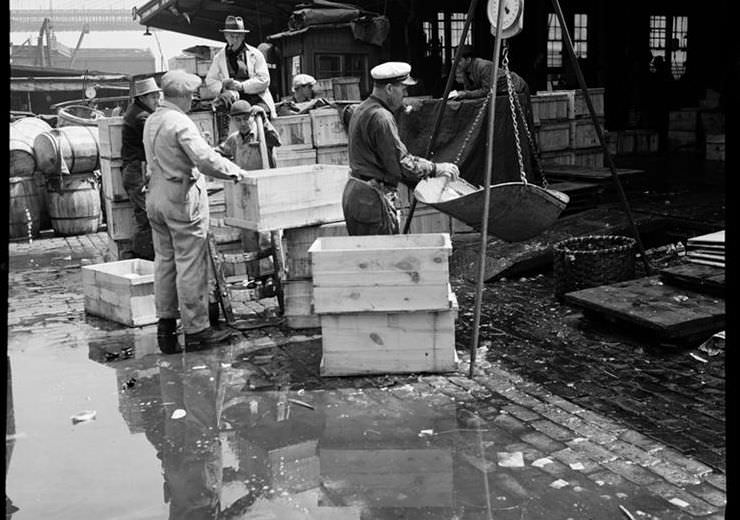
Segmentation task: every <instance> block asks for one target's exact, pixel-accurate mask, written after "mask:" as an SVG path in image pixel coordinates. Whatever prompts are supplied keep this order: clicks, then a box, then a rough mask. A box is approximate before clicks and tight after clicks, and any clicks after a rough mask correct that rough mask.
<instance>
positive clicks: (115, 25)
mask: <svg viewBox="0 0 740 520" xmlns="http://www.w3.org/2000/svg"><path fill="white" fill-rule="evenodd" d="M44 18H50V19H51V25H52V27H53V29H54V31H56V32H60V31H80V30H82V28H83V27H84V25H85V24H88V25H89V27H90V30H91V31H139V30H141V25H140V24H139V22H138V21H137V20H135V19H134V15H133V11H132V10H129V9H85V10H82V9H60V10H55V11H53V12H49V11H45V10H39V9H16V10H11V11H10V31H11V32H26V31H38V30H39V27H41V24H42V23H43V22H44Z"/></svg>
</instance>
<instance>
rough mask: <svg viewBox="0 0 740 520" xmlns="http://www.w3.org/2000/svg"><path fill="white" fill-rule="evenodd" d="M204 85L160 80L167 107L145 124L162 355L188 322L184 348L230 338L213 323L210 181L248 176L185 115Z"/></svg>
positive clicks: (189, 79)
mask: <svg viewBox="0 0 740 520" xmlns="http://www.w3.org/2000/svg"><path fill="white" fill-rule="evenodd" d="M200 84H201V81H200V78H199V77H198V76H196V75H195V74H189V73H187V72H185V71H183V70H174V71H170V72H167V73H166V74H165V75H164V76H162V91H163V92H164V101H163V102H162V104H161V106H160V107H159V108H158V109H157V110H156V112H154V113H153V114H152V115H151V116H149V119H147V121H146V124H145V125H144V150H145V152H146V160H147V170H148V172H149V192H148V196H147V200H146V209H147V214H148V215H149V221H150V222H151V226H152V235H153V239H154V252H155V256H154V301H155V306H156V310H157V317H158V318H159V323H158V328H157V336H158V339H159V345H160V349H162V351H163V352H173V351H177V349H178V345H177V340H176V329H177V327H176V324H177V323H176V320H177V317H178V316H180V317H181V318H182V328H183V329H184V332H185V349H186V350H188V349H190V350H196V349H197V348H198V347H201V346H203V345H209V344H214V343H217V342H219V341H222V340H224V339H226V338H227V337H228V336H229V335H230V332H229V331H225V330H218V329H216V328H213V327H211V326H210V324H209V319H208V273H209V264H208V262H209V257H208V242H207V234H208V223H209V222H208V221H209V214H208V193H207V191H206V181H205V178H204V175H210V176H211V177H216V178H219V179H228V180H234V181H238V180H240V179H242V178H243V173H244V172H243V170H242V169H241V168H239V167H238V166H237V165H236V164H234V163H233V162H231V161H229V160H228V159H225V158H224V157H222V156H221V155H219V154H218V153H216V151H215V150H213V148H211V147H210V146H209V145H208V142H207V141H206V140H205V139H204V138H203V137H202V136H201V134H200V131H199V130H198V127H197V126H196V124H195V123H194V122H193V120H192V119H190V118H189V117H188V116H187V112H188V111H189V110H190V105H191V103H192V100H193V92H195V90H197V89H198V87H199V86H200Z"/></svg>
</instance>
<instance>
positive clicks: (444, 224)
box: [400, 202, 452, 234]
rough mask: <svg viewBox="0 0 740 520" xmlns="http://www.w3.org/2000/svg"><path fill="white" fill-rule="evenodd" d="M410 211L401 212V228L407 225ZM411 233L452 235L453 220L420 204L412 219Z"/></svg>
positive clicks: (405, 209)
mask: <svg viewBox="0 0 740 520" xmlns="http://www.w3.org/2000/svg"><path fill="white" fill-rule="evenodd" d="M409 211H410V210H409V209H407V208H404V209H402V210H401V211H400V218H401V226H405V225H406V219H407V218H408V216H409ZM409 233H417V234H418V233H452V218H451V217H450V216H449V215H447V214H445V213H442V212H441V211H439V210H437V209H434V208H433V207H431V206H427V205H426V204H422V203H421V202H419V203H417V204H416V208H415V209H414V217H413V218H412V219H411V226H410V227H409Z"/></svg>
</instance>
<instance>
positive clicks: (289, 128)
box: [272, 114, 313, 148]
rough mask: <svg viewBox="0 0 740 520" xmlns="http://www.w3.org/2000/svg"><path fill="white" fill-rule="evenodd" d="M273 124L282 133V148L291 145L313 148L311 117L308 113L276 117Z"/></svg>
mask: <svg viewBox="0 0 740 520" xmlns="http://www.w3.org/2000/svg"><path fill="white" fill-rule="evenodd" d="M272 126H274V127H275V129H276V130H277V131H278V134H280V143H281V147H282V148H285V147H291V146H302V147H308V148H313V135H312V133H311V118H310V117H309V116H308V114H305V115H298V116H280V117H276V118H274V119H273V120H272Z"/></svg>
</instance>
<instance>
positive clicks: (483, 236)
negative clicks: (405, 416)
mask: <svg viewBox="0 0 740 520" xmlns="http://www.w3.org/2000/svg"><path fill="white" fill-rule="evenodd" d="M503 3H504V2H499V4H498V15H497V17H496V19H497V20H498V21H497V23H496V33H495V34H494V43H493V76H492V78H493V79H492V81H491V83H492V85H491V92H490V93H489V94H488V95H489V96H491V103H490V106H489V109H488V141H487V146H486V175H485V184H484V186H485V188H484V189H485V191H484V197H483V216H482V217H481V218H482V220H481V230H480V257H479V258H478V280H477V284H476V288H475V317H474V319H473V341H472V342H471V343H470V371H469V372H468V377H471V378H472V377H473V369H474V367H475V356H476V352H477V349H478V337H479V335H480V313H481V305H482V303H483V283H484V281H485V280H484V278H485V271H486V256H487V254H488V214H489V211H490V205H491V172H492V170H493V134H494V129H495V126H494V123H495V119H496V86H497V85H498V60H499V57H500V56H501V24H503V23H504V9H503V7H501V6H502V5H503Z"/></svg>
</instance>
